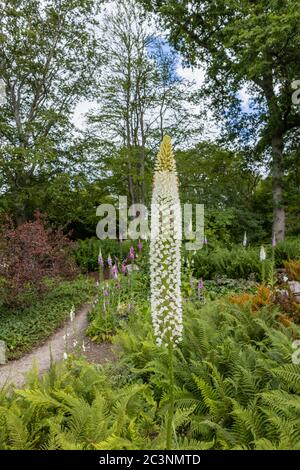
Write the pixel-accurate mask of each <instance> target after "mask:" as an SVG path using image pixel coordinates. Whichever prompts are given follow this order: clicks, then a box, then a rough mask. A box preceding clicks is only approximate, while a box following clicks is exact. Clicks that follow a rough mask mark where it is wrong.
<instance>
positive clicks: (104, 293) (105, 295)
mask: <svg viewBox="0 0 300 470" xmlns="http://www.w3.org/2000/svg"><path fill="white" fill-rule="evenodd" d="M103 295H104V297H108V296H109V291H108V290H107V289H104V291H103Z"/></svg>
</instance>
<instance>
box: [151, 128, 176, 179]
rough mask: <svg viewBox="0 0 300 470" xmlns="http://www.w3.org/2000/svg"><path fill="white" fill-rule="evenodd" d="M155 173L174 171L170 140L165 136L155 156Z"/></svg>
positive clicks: (174, 165)
mask: <svg viewBox="0 0 300 470" xmlns="http://www.w3.org/2000/svg"><path fill="white" fill-rule="evenodd" d="M155 170H156V171H176V164H175V158H174V154H173V149H172V140H171V137H170V136H169V135H165V136H164V138H163V140H162V142H161V144H160V149H159V152H158V154H157V159H156V165H155Z"/></svg>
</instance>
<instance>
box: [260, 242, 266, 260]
mask: <svg viewBox="0 0 300 470" xmlns="http://www.w3.org/2000/svg"><path fill="white" fill-rule="evenodd" d="M266 257H267V255H266V250H265V247H264V246H263V245H262V246H261V247H260V252H259V259H260V261H265V259H266Z"/></svg>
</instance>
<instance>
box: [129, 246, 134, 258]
mask: <svg viewBox="0 0 300 470" xmlns="http://www.w3.org/2000/svg"><path fill="white" fill-rule="evenodd" d="M134 258H135V252H134V248H133V246H131V247H130V250H129V259H131V260H134Z"/></svg>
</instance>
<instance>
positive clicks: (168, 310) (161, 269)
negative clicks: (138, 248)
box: [150, 136, 183, 346]
mask: <svg viewBox="0 0 300 470" xmlns="http://www.w3.org/2000/svg"><path fill="white" fill-rule="evenodd" d="M181 230H182V214H181V207H180V200H179V193H178V180H177V173H176V164H175V159H174V155H173V151H172V145H171V138H170V137H169V136H165V137H164V139H163V141H162V144H161V146H160V151H159V153H158V155H157V160H156V166H155V173H154V182H153V193H152V204H151V242H150V273H151V276H150V281H151V314H152V323H153V328H154V334H155V337H156V341H157V344H158V345H159V346H161V345H169V344H174V345H175V344H177V343H178V342H179V341H180V340H181V338H182V330H183V325H182V299H181V289H180V286H181V255H180V247H181V238H182V233H181Z"/></svg>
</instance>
